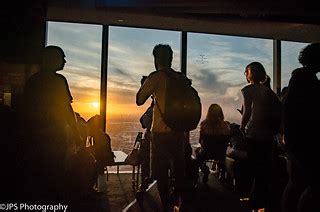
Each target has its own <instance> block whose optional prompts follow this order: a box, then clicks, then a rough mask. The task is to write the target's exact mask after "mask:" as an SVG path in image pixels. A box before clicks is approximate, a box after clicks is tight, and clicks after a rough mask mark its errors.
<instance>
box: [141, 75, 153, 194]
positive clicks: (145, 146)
mask: <svg viewBox="0 0 320 212" xmlns="http://www.w3.org/2000/svg"><path fill="white" fill-rule="evenodd" d="M146 78H147V77H146V76H143V77H142V79H141V85H143V83H144V81H145V80H146ZM153 107H154V99H153V98H152V102H151V104H150V106H149V107H148V108H147V110H146V111H145V112H144V114H143V115H142V116H141V117H140V124H141V127H142V128H143V129H145V132H144V136H143V138H144V139H143V140H142V143H141V147H140V151H141V155H142V160H141V179H142V185H141V189H142V190H145V189H147V188H148V185H149V183H151V176H150V165H151V164H150V144H151V140H152V134H151V126H152V116H153Z"/></svg>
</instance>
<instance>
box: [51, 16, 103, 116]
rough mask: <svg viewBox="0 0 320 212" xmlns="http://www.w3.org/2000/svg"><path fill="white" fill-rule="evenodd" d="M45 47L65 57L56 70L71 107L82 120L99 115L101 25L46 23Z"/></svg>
mask: <svg viewBox="0 0 320 212" xmlns="http://www.w3.org/2000/svg"><path fill="white" fill-rule="evenodd" d="M47 45H57V46H59V47H61V48H62V49H63V51H64V52H65V55H66V58H65V59H66V61H67V62H66V65H65V68H64V69H63V70H62V71H60V72H59V73H61V74H62V75H64V76H65V77H66V78H67V80H68V83H69V87H70V91H71V94H72V96H73V99H74V101H73V103H72V107H73V109H74V111H75V112H78V113H80V115H81V116H82V117H83V118H85V119H86V120H87V119H89V118H90V117H91V116H93V115H95V114H99V113H100V111H99V101H100V75H101V68H100V66H101V46H102V26H101V25H89V24H74V23H62V22H51V21H50V22H48V31H47Z"/></svg>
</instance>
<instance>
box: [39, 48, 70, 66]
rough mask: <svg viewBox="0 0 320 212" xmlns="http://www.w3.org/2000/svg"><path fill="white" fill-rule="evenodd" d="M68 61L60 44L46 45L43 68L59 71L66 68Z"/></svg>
mask: <svg viewBox="0 0 320 212" xmlns="http://www.w3.org/2000/svg"><path fill="white" fill-rule="evenodd" d="M65 63H66V60H65V54H64V52H63V50H62V49H61V48H60V47H58V46H47V47H45V49H44V51H43V55H42V70H43V71H49V72H50V71H54V72H56V71H59V70H62V69H63V68H64V64H65Z"/></svg>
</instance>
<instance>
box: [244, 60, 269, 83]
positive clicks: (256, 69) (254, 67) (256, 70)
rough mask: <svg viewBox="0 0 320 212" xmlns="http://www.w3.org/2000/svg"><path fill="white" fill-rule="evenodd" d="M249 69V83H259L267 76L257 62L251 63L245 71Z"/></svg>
mask: <svg viewBox="0 0 320 212" xmlns="http://www.w3.org/2000/svg"><path fill="white" fill-rule="evenodd" d="M249 68H250V72H251V74H250V75H249V79H250V81H252V82H254V83H261V82H263V81H265V80H266V77H267V74H266V70H265V69H264V67H263V65H262V64H261V63H259V62H252V63H250V64H248V65H247V67H246V69H249Z"/></svg>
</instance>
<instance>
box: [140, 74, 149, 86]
mask: <svg viewBox="0 0 320 212" xmlns="http://www.w3.org/2000/svg"><path fill="white" fill-rule="evenodd" d="M147 78H148V77H147V76H142V78H141V85H143V83H144V81H145V80H146V79H147Z"/></svg>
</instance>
